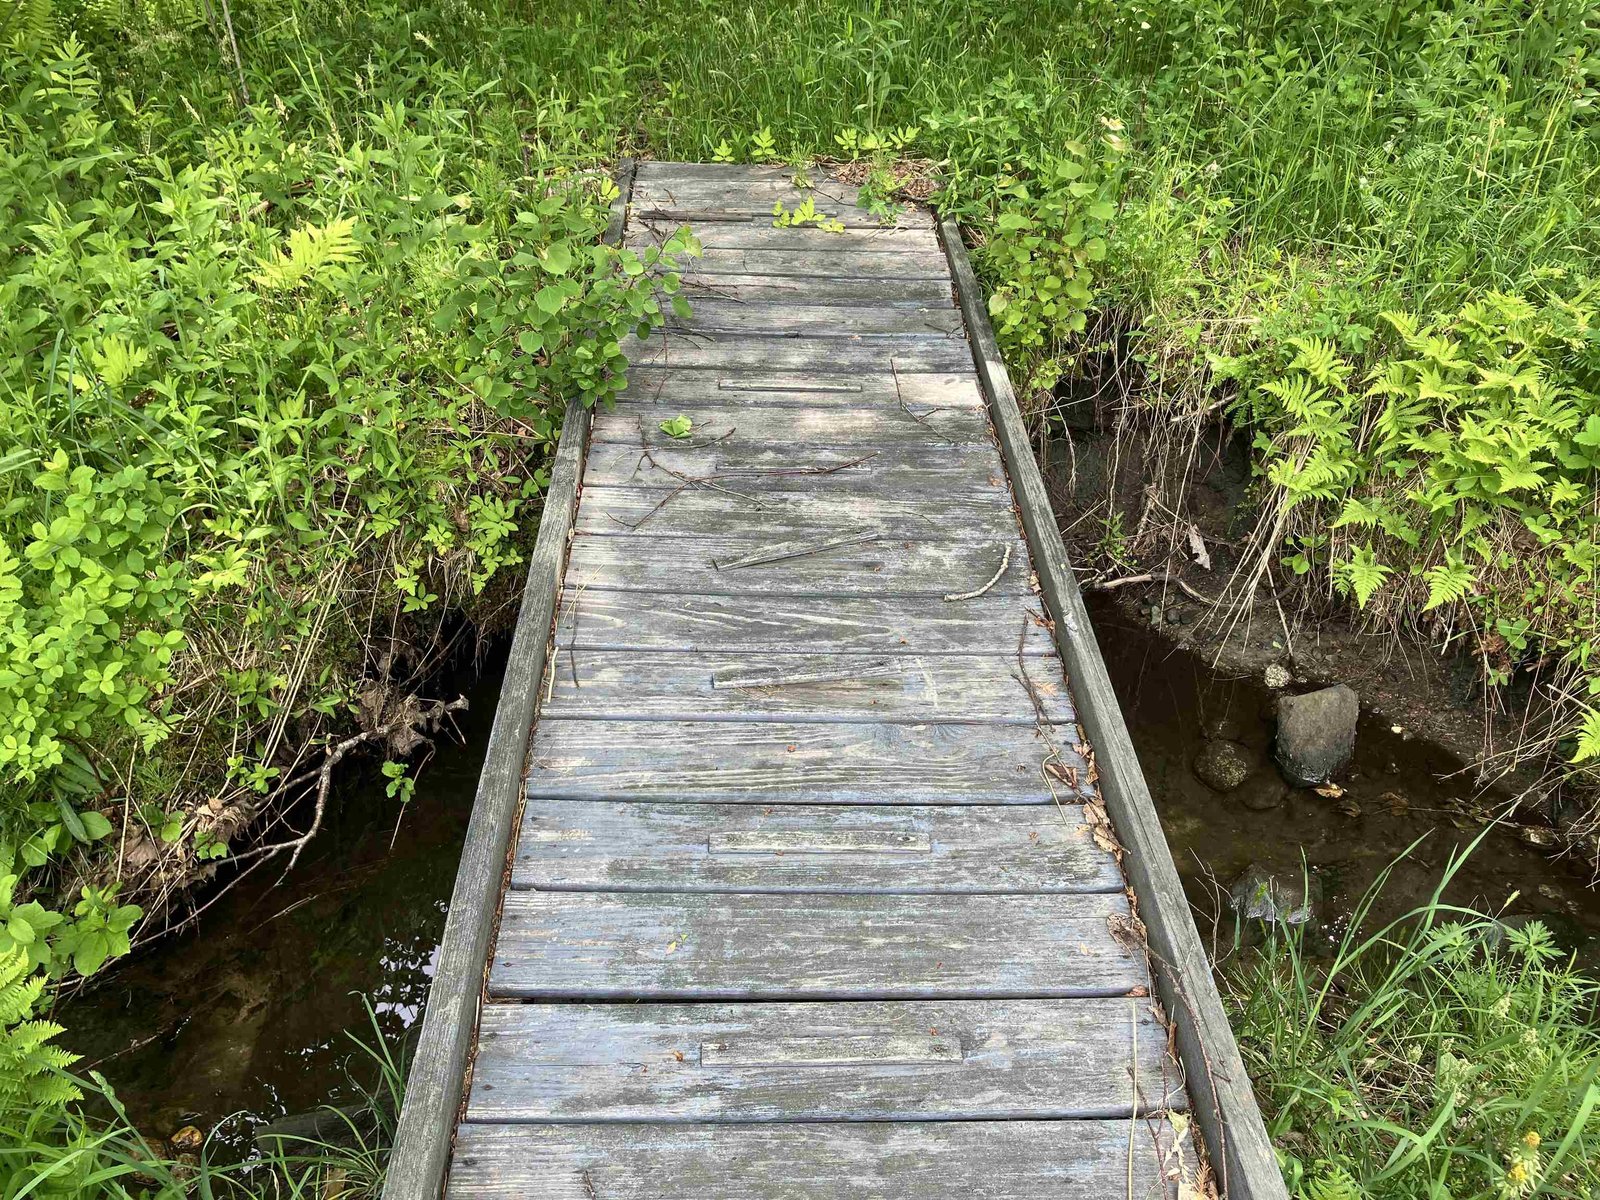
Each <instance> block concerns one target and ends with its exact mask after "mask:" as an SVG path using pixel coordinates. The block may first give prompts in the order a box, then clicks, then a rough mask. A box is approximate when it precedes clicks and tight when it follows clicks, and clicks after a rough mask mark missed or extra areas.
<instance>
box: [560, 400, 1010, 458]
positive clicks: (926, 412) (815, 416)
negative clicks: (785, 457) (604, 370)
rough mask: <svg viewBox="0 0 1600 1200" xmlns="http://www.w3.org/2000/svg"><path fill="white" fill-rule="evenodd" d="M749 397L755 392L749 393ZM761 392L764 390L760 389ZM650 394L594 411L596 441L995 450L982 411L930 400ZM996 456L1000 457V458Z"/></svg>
mask: <svg viewBox="0 0 1600 1200" xmlns="http://www.w3.org/2000/svg"><path fill="white" fill-rule="evenodd" d="M745 395H746V396H747V397H748V396H750V393H745ZM755 395H756V396H757V397H758V396H759V395H760V393H756V394H755ZM649 399H650V398H649V395H648V393H641V394H639V395H638V396H637V397H636V398H635V397H633V396H632V395H630V396H628V397H624V398H623V399H622V400H621V401H619V403H617V404H616V405H614V406H612V407H611V408H608V409H601V410H600V411H599V412H597V413H595V416H594V431H593V433H592V435H591V438H592V440H593V442H594V444H596V445H602V446H603V445H608V444H610V443H612V442H623V443H626V444H627V445H630V446H634V447H637V446H638V445H639V440H640V438H639V435H640V433H641V432H643V434H644V441H645V443H646V444H647V445H650V446H662V447H671V448H681V447H683V446H684V445H685V444H699V445H703V444H706V443H716V444H717V445H718V447H719V454H720V455H722V456H727V455H729V454H730V453H732V452H733V451H734V450H736V449H739V448H741V447H743V446H748V445H752V444H754V445H765V446H770V447H773V448H774V452H775V453H777V452H779V451H778V448H780V447H785V446H786V447H788V448H789V454H790V457H791V458H792V457H793V455H794V452H795V449H796V448H797V447H801V446H863V445H864V447H865V448H866V449H868V450H871V449H877V448H880V447H884V446H887V445H890V444H900V445H904V444H907V443H911V444H917V443H921V444H923V445H933V446H939V445H952V444H956V445H961V444H966V445H974V444H976V445H982V446H987V447H989V449H990V450H991V452H992V451H993V448H994V443H993V441H992V440H991V435H990V433H989V421H988V418H987V417H985V416H984V414H983V412H982V410H980V409H976V408H966V407H950V408H945V407H943V406H940V405H932V404H928V405H925V404H913V403H912V402H910V401H909V400H908V401H906V402H905V403H904V404H903V405H902V404H898V403H897V404H893V405H890V404H874V405H869V404H862V405H860V406H858V407H853V408H842V407H840V406H838V405H828V406H817V407H811V408H779V407H776V406H771V405H764V404H759V403H757V404H749V403H746V404H741V405H732V404H727V403H723V404H711V405H697V406H691V405H673V404H661V403H654V402H648V401H649ZM678 417H688V418H689V436H688V437H687V438H674V437H673V436H672V435H671V434H669V433H667V432H666V431H665V430H663V429H662V428H661V425H662V423H663V422H664V421H670V420H674V419H676V418H678ZM994 461H995V462H998V461H999V459H998V456H997V457H996V458H995V460H994Z"/></svg>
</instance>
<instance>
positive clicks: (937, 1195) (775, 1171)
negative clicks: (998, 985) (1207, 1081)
mask: <svg viewBox="0 0 1600 1200" xmlns="http://www.w3.org/2000/svg"><path fill="white" fill-rule="evenodd" d="M1180 1157H1181V1161H1183V1162H1187V1163H1189V1164H1191V1165H1192V1164H1193V1162H1194V1156H1193V1152H1192V1151H1187V1150H1186V1151H1184V1152H1183V1154H1182V1156H1180V1151H1179V1149H1178V1147H1177V1146H1176V1145H1175V1143H1174V1138H1173V1134H1172V1131H1171V1127H1170V1126H1168V1125H1166V1124H1164V1123H1162V1124H1156V1123H1152V1122H1149V1121H1051V1122H1036V1121H943V1122H858V1123H846V1124H774V1125H673V1124H641V1125H479V1124H467V1125H463V1126H462V1127H461V1133H460V1138H459V1141H458V1144H457V1152H456V1169H455V1170H454V1172H452V1174H451V1177H450V1197H451V1200H528V1198H529V1197H538V1198H539V1200H824V1198H826V1200H1042V1198H1044V1197H1048V1198H1049V1200H1112V1198H1115V1200H1126V1198H1127V1197H1132V1198H1133V1200H1174V1198H1175V1197H1176V1196H1177V1182H1176V1180H1175V1179H1169V1178H1168V1177H1167V1175H1168V1172H1169V1171H1175V1170H1176V1167H1177V1164H1178V1162H1179V1161H1180ZM1130 1174H1131V1176H1132V1183H1131V1189H1130V1186H1129V1181H1128V1176H1129V1175H1130Z"/></svg>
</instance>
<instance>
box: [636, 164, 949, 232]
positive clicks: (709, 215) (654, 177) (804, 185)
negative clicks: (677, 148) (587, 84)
mask: <svg viewBox="0 0 1600 1200" xmlns="http://www.w3.org/2000/svg"><path fill="white" fill-rule="evenodd" d="M746 172H747V169H745V168H741V169H740V170H739V171H738V172H726V173H723V174H720V175H698V174H686V173H683V172H677V171H671V170H661V171H657V170H654V169H653V168H652V164H649V163H644V164H641V167H640V172H639V178H638V180H637V181H636V182H635V184H634V191H633V208H634V212H635V214H636V215H637V216H638V217H639V218H640V219H642V220H643V221H644V222H646V223H651V224H653V223H658V222H661V221H670V220H686V221H689V222H691V223H692V224H695V225H697V226H698V225H700V224H702V223H705V222H707V221H715V220H718V219H741V218H743V219H752V220H762V221H765V222H767V223H768V224H770V223H771V222H772V219H773V210H772V206H773V205H774V204H778V203H781V204H782V205H783V206H784V207H785V208H786V209H788V210H790V211H793V210H794V209H796V208H797V207H799V206H801V205H803V204H804V203H805V202H806V201H807V200H810V201H811V202H812V204H813V205H814V206H815V207H816V209H817V210H818V211H819V212H821V213H825V214H826V215H827V216H829V217H832V218H834V219H836V220H840V221H843V222H844V223H845V224H847V225H873V226H876V225H885V224H887V225H895V226H899V227H900V228H907V229H930V228H932V225H933V219H932V217H931V215H930V214H929V213H928V212H927V210H925V209H921V208H917V207H915V206H911V205H899V206H897V208H896V210H895V211H894V212H893V213H892V214H890V215H889V218H888V220H884V218H883V217H880V216H879V215H878V214H875V213H873V212H871V211H870V210H868V209H867V208H865V207H863V206H862V205H861V203H860V197H861V189H860V188H859V187H857V186H856V185H855V184H850V183H843V182H841V181H840V180H838V179H835V178H833V177H832V176H830V175H828V174H827V173H825V172H822V171H816V170H809V171H806V172H804V173H802V174H801V175H800V176H799V177H798V182H797V176H796V173H795V172H794V171H793V170H782V171H780V172H778V173H775V174H771V175H763V176H761V177H751V176H750V175H749V174H748V173H746Z"/></svg>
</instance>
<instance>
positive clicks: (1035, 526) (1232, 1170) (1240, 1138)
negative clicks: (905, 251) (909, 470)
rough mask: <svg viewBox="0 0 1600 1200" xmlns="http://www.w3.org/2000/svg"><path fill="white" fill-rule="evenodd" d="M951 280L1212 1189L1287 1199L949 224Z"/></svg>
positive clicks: (1261, 1199)
mask: <svg viewBox="0 0 1600 1200" xmlns="http://www.w3.org/2000/svg"><path fill="white" fill-rule="evenodd" d="M940 233H941V237H942V240H943V242H944V245H945V249H946V252H947V253H948V254H949V256H950V265H951V270H952V272H953V273H954V274H955V276H956V279H957V280H958V283H959V288H958V293H959V296H960V299H961V306H962V311H963V312H964V313H965V314H966V318H967V322H968V325H969V327H970V330H971V335H972V338H973V354H974V361H975V363H976V365H977V368H978V373H979V376H980V377H981V379H982V380H983V384H984V392H985V394H986V396H987V397H988V400H989V405H990V413H991V416H992V417H993V419H994V423H995V428H996V431H997V433H998V435H999V439H1000V445H1001V448H1002V450H1003V452H1004V454H1005V456H1006V461H1007V464H1008V466H1009V468H1010V471H1011V477H1012V481H1013V484H1014V486H1015V487H1016V489H1017V499H1018V509H1019V511H1020V513H1021V515H1022V520H1023V524H1024V525H1025V527H1026V528H1027V531H1028V537H1029V540H1030V542H1031V543H1032V544H1033V546H1034V547H1035V548H1036V549H1037V551H1038V572H1039V581H1040V585H1041V587H1042V589H1043V591H1044V594H1045V598H1046V599H1047V600H1048V601H1049V603H1050V606H1051V611H1052V612H1053V613H1054V614H1055V616H1056V620H1057V622H1058V624H1057V628H1056V636H1057V642H1058V645H1059V646H1060V649H1061V655H1062V658H1063V659H1064V660H1065V662H1066V663H1067V669H1068V670H1069V671H1070V672H1071V674H1072V678H1073V684H1074V687H1075V688H1076V690H1077V697H1078V701H1079V704H1080V705H1081V706H1082V708H1083V710H1084V725H1085V728H1086V729H1087V731H1088V733H1089V736H1090V737H1091V738H1092V739H1093V742H1094V746H1095V748H1096V761H1097V763H1098V766H1099V769H1100V786H1101V789H1102V791H1103V793H1104V796H1105V802H1106V810H1107V812H1108V814H1109V815H1110V818H1111V821H1112V824H1113V826H1114V827H1115V829H1116V831H1117V836H1118V837H1119V838H1120V839H1121V841H1122V843H1123V845H1124V847H1125V848H1126V850H1127V854H1126V857H1125V860H1124V861H1125V863H1126V865H1127V870H1128V875H1129V879H1130V881H1131V883H1132V884H1133V887H1134V889H1135V891H1136V893H1137V895H1138V897H1139V905H1140V907H1139V911H1140V916H1141V917H1142V918H1143V920H1144V922H1145V925H1146V927H1147V930H1148V934H1149V940H1150V947H1151V950H1152V952H1153V953H1154V955H1155V956H1156V960H1157V961H1158V962H1159V963H1160V964H1161V965H1162V969H1161V970H1160V971H1159V972H1158V973H1157V983H1158V986H1159V987H1160V988H1161V995H1162V997H1163V999H1164V1000H1165V1002H1166V1004H1167V1006H1168V1012H1170V1013H1171V1014H1172V1015H1173V1021H1174V1025H1175V1032H1176V1035H1177V1044H1178V1053H1179V1057H1180V1058H1181V1059H1182V1062H1183V1065H1184V1068H1185V1070H1186V1071H1187V1073H1188V1075H1189V1079H1190V1081H1191V1085H1192V1086H1193V1088H1194V1089H1195V1091H1194V1094H1195V1095H1196V1096H1197V1097H1198V1098H1199V1103H1198V1104H1197V1105H1196V1107H1195V1119H1196V1122H1197V1124H1198V1125H1199V1126H1200V1129H1201V1132H1202V1134H1203V1135H1204V1137H1205V1141H1206V1145H1207V1147H1208V1149H1209V1150H1210V1153H1211V1162H1212V1166H1213V1169H1214V1170H1216V1171H1217V1174H1218V1177H1219V1178H1218V1182H1219V1184H1220V1187H1221V1190H1222V1192H1223V1193H1224V1194H1225V1195H1227V1196H1229V1197H1231V1198H1233V1200H1286V1197H1287V1194H1288V1193H1287V1191H1286V1189H1285V1187H1284V1183H1283V1176H1282V1175H1281V1174H1280V1172H1279V1170H1278V1164H1277V1157H1276V1155H1275V1153H1274V1151H1273V1148H1272V1142H1271V1139H1270V1138H1269V1137H1268V1136H1267V1131H1266V1126H1265V1124H1264V1122H1263V1121H1262V1119H1261V1111H1260V1108H1259V1107H1258V1105H1257V1103H1256V1098H1255V1093H1254V1092H1253V1091H1252V1089H1251V1087H1250V1079H1249V1076H1248V1075H1247V1074H1246V1073H1245V1068H1244V1062H1243V1060H1242V1059H1241V1058H1240V1057H1239V1050H1238V1045H1237V1043H1236V1042H1235V1041H1234V1038H1233V1030H1232V1028H1231V1027H1230V1026H1229V1024H1228V1019H1227V1015H1226V1013H1225V1012H1224V1011H1223V1008H1222V1000H1221V997H1220V996H1219V995H1218V993H1217V989H1216V984H1215V981H1214V980H1213V978H1212V974H1211V964H1210V962H1209V960H1208V959H1207V958H1206V955H1205V951H1204V948H1203V947H1202V946H1201V943H1200V938H1199V935H1198V934H1197V933H1196V931H1195V928H1194V919H1193V917H1192V916H1191V914H1190V911H1189V904H1188V900H1187V898H1186V896H1185V894H1184V891H1183V885H1182V883H1181V882H1180V880H1179V878H1178V872H1177V867H1176V865H1175V864H1174V863H1173V860H1172V851H1171V849H1170V848H1169V847H1168V845H1167V840H1166V835H1165V834H1164V833H1163V832H1162V830H1161V821H1160V819H1159V817H1158V816H1157V814H1156V809H1155V804H1154V802H1153V801H1152V799H1151V797H1150V790H1149V788H1148V786H1147V785H1146V783H1145V778H1144V772H1143V771H1142V770H1141V769H1140V767H1139V759H1138V757H1137V755H1136V754H1135V752H1134V748H1133V742H1132V740H1131V739H1130V738H1129V736H1128V729H1127V725H1126V724H1125V722H1124V721H1123V719H1122V709H1121V706H1120V705H1119V703H1118V701H1117V697H1116V693H1115V692H1114V691H1113V690H1112V687H1111V681H1110V678H1109V677H1108V676H1107V674H1106V669H1105V663H1104V661H1103V660H1102V659H1101V657H1100V648H1099V646H1098V645H1096V643H1095V639H1094V631H1093V628H1092V627H1091V625H1090V623H1089V614H1088V611H1087V610H1086V609H1085V608H1084V605H1083V597H1082V596H1081V595H1080V594H1079V591H1078V583H1077V579H1076V577H1075V576H1074V575H1073V573H1072V568H1071V566H1070V564H1069V563H1068V561H1067V550H1066V544H1065V543H1064V542H1063V541H1062V538H1061V531H1060V528H1059V527H1058V525H1057V524H1056V519H1055V514H1054V511H1053V510H1052V508H1051V506H1050V497H1049V494H1048V492H1047V491H1046V490H1045V486H1044V479H1043V477H1042V475H1041V474H1040V471H1039V465H1038V463H1037V462H1036V461H1035V460H1034V457H1033V451H1032V445H1031V440H1030V438H1029V436H1028V430H1027V427H1026V425H1025V424H1024V422H1023V420H1022V414H1021V410H1020V409H1019V407H1018V405H1017V398H1016V393H1015V392H1014V390H1013V389H1012V386H1011V380H1010V378H1009V376H1008V375H1007V374H1006V368H1005V362H1004V360H1003V359H1002V358H1001V355H1000V348H999V345H998V343H997V342H996V341H995V337H994V331H993V329H992V328H991V327H990V325H989V318H988V315H987V313H986V311H985V310H984V307H983V303H982V292H981V290H980V289H979V286H978V281H977V277H976V276H975V275H974V274H973V272H972V265H971V263H970V262H969V261H968V259H967V253H966V248H965V247H964V246H963V245H962V242H961V232H960V230H959V229H958V228H957V226H956V224H955V222H954V221H949V220H947V221H945V222H944V223H943V224H942V226H941V229H940Z"/></svg>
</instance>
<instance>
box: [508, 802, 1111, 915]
mask: <svg viewBox="0 0 1600 1200" xmlns="http://www.w3.org/2000/svg"><path fill="white" fill-rule="evenodd" d="M824 835H827V837H826V838H825V837H824ZM844 838H851V839H858V840H857V842H856V845H857V847H858V848H857V849H854V850H852V851H849V852H843V851H830V852H829V853H826V854H821V853H816V852H810V853H801V852H799V851H800V848H801V847H804V846H812V845H818V844H822V843H823V842H824V841H825V840H826V841H828V842H829V843H830V844H834V845H837V844H838V842H839V840H840V839H844ZM901 842H904V843H905V844H907V845H908V846H915V847H921V846H922V845H923V844H926V845H927V847H928V849H927V851H926V852H923V851H922V850H920V849H910V848H892V849H885V850H883V851H882V852H881V853H879V852H873V851H870V850H867V849H865V847H867V846H874V845H877V846H885V847H897V846H898V844H899V843H901ZM763 846H766V847H770V849H768V850H766V851H763V850H762V849H760V848H761V847H763ZM511 886H512V887H513V888H518V889H526V888H538V889H541V890H545V891H558V890H563V891H565V890H570V891H684V892H807V891H809V892H863V893H865V892H896V893H904V894H913V893H924V894H930V893H931V894H945V893H962V892H967V893H1007V892H1010V893H1050V894H1053V893H1066V892H1114V891H1120V890H1121V889H1122V887H1123V879H1122V874H1121V872H1120V871H1119V870H1118V868H1117V863H1116V859H1115V858H1113V857H1112V855H1111V854H1110V853H1109V852H1108V851H1106V850H1104V849H1102V848H1101V847H1100V846H1098V845H1097V844H1096V843H1095V841H1094V838H1093V836H1092V834H1091V831H1090V829H1089V827H1088V826H1087V824H1086V823H1085V821H1084V818H1083V813H1082V811H1081V810H1080V809H1079V808H1078V807H1077V806H1075V805H1068V806H1064V807H1057V806H1055V805H1053V804H1052V805H1012V806H1007V805H994V806H983V805H943V806H932V807H922V806H909V805H907V806H886V805H846V806H823V805H801V804H778V805H771V806H763V805H754V804H674V803H667V802H650V801H638V802H626V801H623V802H599V803H589V804H574V803H571V802H570V801H566V800H530V801H529V802H528V805H527V808H526V810H525V812H524V815H523V829H522V837H521V840H520V841H519V842H518V844H517V858H516V863H515V865H514V867H513V869H512V876H511Z"/></svg>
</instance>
